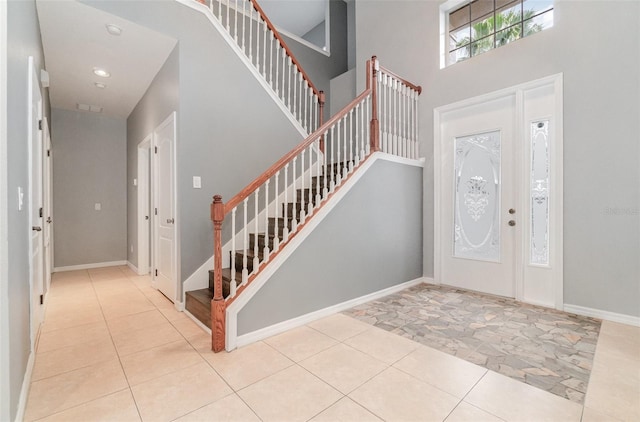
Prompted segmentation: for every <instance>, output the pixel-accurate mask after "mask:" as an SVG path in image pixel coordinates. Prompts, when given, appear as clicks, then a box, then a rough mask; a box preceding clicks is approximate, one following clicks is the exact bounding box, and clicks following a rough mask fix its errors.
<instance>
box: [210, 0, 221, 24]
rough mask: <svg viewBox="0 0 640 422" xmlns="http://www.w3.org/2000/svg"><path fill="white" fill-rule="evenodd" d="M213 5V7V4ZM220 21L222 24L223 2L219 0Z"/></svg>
mask: <svg viewBox="0 0 640 422" xmlns="http://www.w3.org/2000/svg"><path fill="white" fill-rule="evenodd" d="M211 4H212V5H213V2H211ZM218 19H219V20H220V23H222V0H218Z"/></svg>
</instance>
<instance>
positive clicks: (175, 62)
mask: <svg viewBox="0 0 640 422" xmlns="http://www.w3.org/2000/svg"><path fill="white" fill-rule="evenodd" d="M179 59H180V52H179V47H178V46H176V48H174V49H173V51H172V52H171V54H170V55H169V57H168V58H167V60H166V62H165V63H164V65H163V66H162V68H161V69H160V71H159V72H158V74H157V75H156V77H155V78H154V79H153V82H151V85H149V88H148V89H147V92H146V93H145V94H144V96H143V97H142V98H141V99H140V101H139V102H138V105H136V107H135V108H134V109H133V111H132V112H131V114H130V115H129V118H128V119H127V233H128V240H127V242H128V243H127V245H128V247H127V259H128V261H129V262H131V263H132V264H133V265H135V266H138V188H137V187H136V186H133V179H135V178H137V177H138V144H139V143H140V142H142V141H143V140H144V138H145V137H146V136H147V135H149V134H150V133H152V132H153V131H154V129H155V128H156V127H158V125H160V124H161V123H162V122H164V121H165V119H166V118H167V117H169V115H170V114H171V113H172V112H174V111H176V112H178V115H180V110H179V108H180V86H179V83H180V63H179ZM132 247H133V249H132Z"/></svg>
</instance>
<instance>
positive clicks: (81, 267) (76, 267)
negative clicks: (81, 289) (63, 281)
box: [53, 261, 128, 273]
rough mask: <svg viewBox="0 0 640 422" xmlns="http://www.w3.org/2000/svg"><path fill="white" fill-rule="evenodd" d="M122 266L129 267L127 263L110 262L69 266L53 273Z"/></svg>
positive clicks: (56, 268) (58, 268)
mask: <svg viewBox="0 0 640 422" xmlns="http://www.w3.org/2000/svg"><path fill="white" fill-rule="evenodd" d="M121 265H128V262H127V261H109V262H96V263H93V264H82V265H69V266H66V267H55V268H54V269H53V272H54V273H59V272H61V271H77V270H89V269H91V268H102V267H119V266H121Z"/></svg>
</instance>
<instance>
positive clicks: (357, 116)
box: [355, 103, 362, 167]
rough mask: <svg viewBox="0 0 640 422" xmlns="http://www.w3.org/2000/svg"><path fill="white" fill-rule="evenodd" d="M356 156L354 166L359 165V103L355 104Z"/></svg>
mask: <svg viewBox="0 0 640 422" xmlns="http://www.w3.org/2000/svg"><path fill="white" fill-rule="evenodd" d="M355 134H356V158H355V166H356V167H358V165H360V142H362V139H361V137H360V103H358V104H356V127H355Z"/></svg>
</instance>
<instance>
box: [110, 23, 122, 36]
mask: <svg viewBox="0 0 640 422" xmlns="http://www.w3.org/2000/svg"><path fill="white" fill-rule="evenodd" d="M106 27H107V32H108V33H110V34H111V35H115V36H118V35H120V34H122V28H120V27H119V26H117V25H114V24H112V23H108V24H107V25H106Z"/></svg>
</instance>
